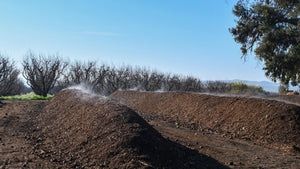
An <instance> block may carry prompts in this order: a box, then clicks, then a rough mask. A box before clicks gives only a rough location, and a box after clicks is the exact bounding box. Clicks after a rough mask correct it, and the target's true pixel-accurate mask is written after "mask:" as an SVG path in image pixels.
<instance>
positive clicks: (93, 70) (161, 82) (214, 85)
mask: <svg viewBox="0 0 300 169" xmlns="http://www.w3.org/2000/svg"><path fill="white" fill-rule="evenodd" d="M20 73H21V74H22V75H23V78H24V79H25V81H26V83H27V85H28V86H29V87H30V88H31V90H32V91H33V92H34V93H36V94H38V95H42V96H47V94H48V93H50V94H55V93H57V92H59V91H60V90H62V89H64V88H67V87H70V86H73V85H79V84H85V85H87V86H89V87H90V88H91V89H92V90H93V92H95V93H98V94H102V95H110V94H111V93H113V92H114V91H116V90H130V89H131V90H137V91H182V92H213V93H228V92H232V91H234V92H252V93H263V92H264V91H263V90H262V88H257V89H255V90H253V89H254V88H253V89H251V90H248V89H247V86H246V88H245V85H244V86H243V85H236V84H235V85H234V84H232V83H226V82H222V81H207V82H202V81H201V80H200V79H198V78H195V77H192V76H180V75H176V74H168V73H162V72H158V71H155V70H150V69H147V68H141V67H132V66H122V67H115V66H109V65H106V64H101V65H99V64H97V62H95V61H90V62H86V63H82V62H79V61H77V62H74V63H68V62H65V61H63V59H62V58H61V57H59V56H58V55H49V56H45V55H42V54H39V55H36V54H34V53H32V52H29V53H28V54H27V55H26V57H25V58H24V60H23V62H22V71H20V70H18V69H17V68H16V66H15V63H14V62H13V61H11V60H10V59H9V58H8V57H4V56H1V55H0V95H1V96H5V95H15V94H20V93H24V92H25V90H26V89H27V87H26V86H25V85H24V83H23V81H22V80H20V78H19V74H20ZM237 86H238V87H239V86H240V90H237ZM248 88H249V87H248ZM249 89H250V88H249ZM27 90H28V89H27Z"/></svg>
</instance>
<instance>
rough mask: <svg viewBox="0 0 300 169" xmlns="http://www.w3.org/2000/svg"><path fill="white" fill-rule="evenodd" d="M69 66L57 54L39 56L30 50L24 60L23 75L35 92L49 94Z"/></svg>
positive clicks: (43, 94)
mask: <svg viewBox="0 0 300 169" xmlns="http://www.w3.org/2000/svg"><path fill="white" fill-rule="evenodd" d="M66 67H67V63H65V62H63V61H62V60H61V59H60V57H59V56H57V55H52V56H51V55H49V56H48V57H46V56H44V55H42V54H39V55H38V56H37V55H35V54H34V53H32V52H29V53H28V54H27V55H26V57H25V59H24V60H23V76H24V78H25V79H26V80H27V84H28V85H29V86H30V87H31V88H32V90H33V91H34V93H36V94H38V95H42V96H47V94H48V92H49V91H50V90H51V89H52V88H53V87H54V86H55V84H56V82H57V80H58V79H59V78H60V76H61V75H62V73H63V71H64V70H65V68H66Z"/></svg>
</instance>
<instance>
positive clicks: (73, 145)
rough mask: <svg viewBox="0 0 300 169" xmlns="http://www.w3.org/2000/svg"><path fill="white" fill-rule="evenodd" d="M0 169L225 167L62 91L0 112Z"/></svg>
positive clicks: (133, 117)
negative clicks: (46, 98)
mask: <svg viewBox="0 0 300 169" xmlns="http://www.w3.org/2000/svg"><path fill="white" fill-rule="evenodd" d="M0 142H1V145H0V146H1V147H0V167H1V168H227V167H226V166H225V165H222V164H220V163H219V162H217V161H216V160H214V159H213V158H211V157H209V156H206V155H204V154H200V153H199V152H198V151H196V150H192V149H190V148H187V147H185V146H183V145H181V144H179V143H176V142H173V141H170V140H169V139H166V138H164V137H162V136H161V134H160V133H158V132H157V131H156V130H155V129H154V128H153V127H152V126H151V125H149V124H148V123H147V122H146V121H145V120H144V119H143V118H141V117H140V116H139V115H138V114H137V113H135V112H134V111H133V110H131V109H129V108H127V107H125V106H123V105H120V104H118V103H116V102H112V101H110V100H109V99H106V98H102V97H99V96H93V95H88V94H84V93H81V92H80V91H78V90H66V91H63V92H60V93H59V94H57V95H56V96H55V97H54V98H52V99H51V100H50V101H48V102H46V101H6V104H5V105H4V106H3V107H1V108H0Z"/></svg>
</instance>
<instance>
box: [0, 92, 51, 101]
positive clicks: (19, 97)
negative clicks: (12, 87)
mask: <svg viewBox="0 0 300 169" xmlns="http://www.w3.org/2000/svg"><path fill="white" fill-rule="evenodd" d="M52 97H53V95H49V94H48V95H47V97H44V96H40V95H36V94H34V93H33V92H31V93H27V94H23V95H14V96H1V97H0V100H49V99H50V98H52Z"/></svg>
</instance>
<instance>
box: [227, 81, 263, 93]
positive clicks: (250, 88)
mask: <svg viewBox="0 0 300 169" xmlns="http://www.w3.org/2000/svg"><path fill="white" fill-rule="evenodd" d="M231 92H233V93H266V92H265V91H264V90H263V88H262V87H261V86H255V85H247V84H245V83H243V82H235V83H232V84H231Z"/></svg>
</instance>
